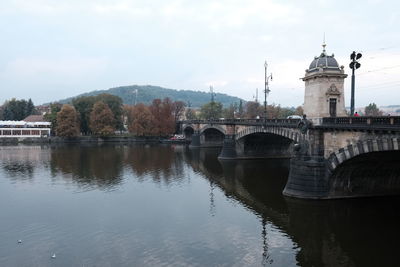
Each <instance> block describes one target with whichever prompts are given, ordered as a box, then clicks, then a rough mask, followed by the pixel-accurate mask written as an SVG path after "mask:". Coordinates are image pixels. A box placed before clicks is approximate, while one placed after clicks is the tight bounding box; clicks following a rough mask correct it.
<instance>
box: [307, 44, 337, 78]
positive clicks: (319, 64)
mask: <svg viewBox="0 0 400 267" xmlns="http://www.w3.org/2000/svg"><path fill="white" fill-rule="evenodd" d="M322 47H323V50H322V53H321V54H320V55H319V56H318V57H315V58H314V60H313V61H312V62H311V64H310V66H309V67H308V70H307V72H308V73H310V72H316V71H318V70H319V68H322V69H327V70H334V71H335V70H337V71H340V67H339V64H338V62H337V61H336V59H335V56H334V55H333V54H332V55H330V56H329V55H328V54H327V53H326V51H325V47H326V44H325V42H324V44H323V45H322Z"/></svg>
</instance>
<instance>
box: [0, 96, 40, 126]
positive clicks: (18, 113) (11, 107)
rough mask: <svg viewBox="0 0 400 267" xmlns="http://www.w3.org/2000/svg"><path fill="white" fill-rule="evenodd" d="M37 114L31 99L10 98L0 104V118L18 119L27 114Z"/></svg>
mask: <svg viewBox="0 0 400 267" xmlns="http://www.w3.org/2000/svg"><path fill="white" fill-rule="evenodd" d="M34 114H38V113H37V111H36V109H35V105H34V104H33V102H32V100H31V99H29V100H24V99H21V100H17V99H15V98H12V99H11V100H7V101H6V102H4V104H3V105H2V106H0V120H5V121H20V120H23V119H25V118H26V117H28V116H29V115H34Z"/></svg>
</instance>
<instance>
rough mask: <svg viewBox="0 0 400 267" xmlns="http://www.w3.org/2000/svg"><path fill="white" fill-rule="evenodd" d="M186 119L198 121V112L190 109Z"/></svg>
mask: <svg viewBox="0 0 400 267" xmlns="http://www.w3.org/2000/svg"><path fill="white" fill-rule="evenodd" d="M185 117H186V119H187V120H195V119H197V116H196V112H195V111H194V110H193V109H192V108H190V107H189V108H188V109H187V110H186V113H185Z"/></svg>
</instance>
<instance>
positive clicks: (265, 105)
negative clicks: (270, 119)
mask: <svg viewBox="0 0 400 267" xmlns="http://www.w3.org/2000/svg"><path fill="white" fill-rule="evenodd" d="M267 68H268V64H267V61H265V63H264V69H265V82H264V124H265V125H266V124H267V95H268V94H269V92H270V90H269V84H268V82H269V80H270V79H271V81H272V73H271V74H270V75H268V73H267Z"/></svg>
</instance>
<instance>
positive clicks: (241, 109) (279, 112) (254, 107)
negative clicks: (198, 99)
mask: <svg viewBox="0 0 400 267" xmlns="http://www.w3.org/2000/svg"><path fill="white" fill-rule="evenodd" d="M290 115H303V108H302V107H301V106H299V107H297V108H282V107H281V106H280V105H275V104H273V105H267V118H268V119H272V118H276V119H284V118H287V116H290ZM263 117H265V108H264V106H263V105H261V104H260V103H259V102H257V101H248V102H246V103H245V104H243V102H242V101H239V103H233V104H230V105H229V106H228V107H226V108H223V106H222V104H221V103H219V102H215V101H211V102H209V103H207V104H205V105H203V106H201V108H200V112H198V113H196V112H194V111H193V110H192V109H191V108H190V107H189V108H188V109H187V110H186V118H187V119H189V120H190V119H220V118H224V119H234V118H242V119H255V118H263Z"/></svg>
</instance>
